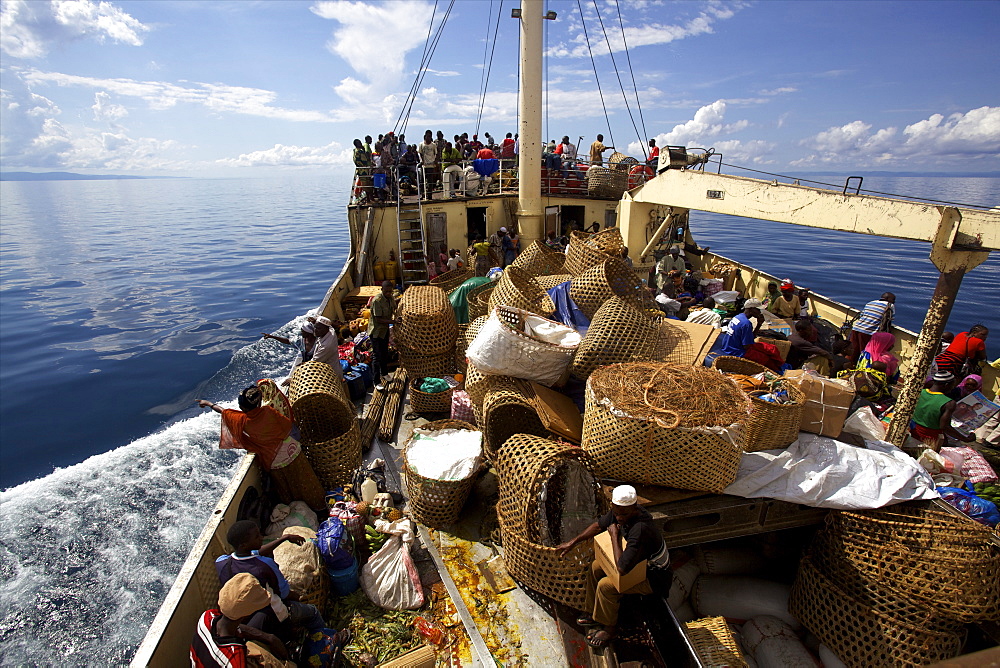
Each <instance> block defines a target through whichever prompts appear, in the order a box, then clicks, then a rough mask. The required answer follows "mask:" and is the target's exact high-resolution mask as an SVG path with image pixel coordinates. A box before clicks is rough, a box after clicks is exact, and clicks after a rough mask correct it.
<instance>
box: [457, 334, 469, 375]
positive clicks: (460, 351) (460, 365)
mask: <svg viewBox="0 0 1000 668" xmlns="http://www.w3.org/2000/svg"><path fill="white" fill-rule="evenodd" d="M467 331H469V324H468V323H463V324H461V325H459V326H458V338H457V339H455V368H456V369H457V370H458V372H459V373H465V367H466V361H465V349H466V348H467V347H468V346H469V344H468V342H467V341H466V338H465V333H466V332H467Z"/></svg>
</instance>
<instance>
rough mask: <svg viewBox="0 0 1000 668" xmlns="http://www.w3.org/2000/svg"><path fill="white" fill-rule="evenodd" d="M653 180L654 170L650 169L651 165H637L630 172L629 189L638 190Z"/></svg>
mask: <svg viewBox="0 0 1000 668" xmlns="http://www.w3.org/2000/svg"><path fill="white" fill-rule="evenodd" d="M651 178H653V170H652V169H650V168H649V165H636V166H634V167H633V168H632V169H630V170H629V172H628V189H629V190H632V188H638V187H639V186H641V185H642V184H643V183H645V182H646V181H648V180H650V179H651Z"/></svg>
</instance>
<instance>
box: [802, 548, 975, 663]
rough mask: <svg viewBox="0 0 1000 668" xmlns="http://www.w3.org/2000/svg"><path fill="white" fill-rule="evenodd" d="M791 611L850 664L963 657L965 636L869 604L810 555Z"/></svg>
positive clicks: (805, 562) (805, 560)
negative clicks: (921, 624)
mask: <svg viewBox="0 0 1000 668" xmlns="http://www.w3.org/2000/svg"><path fill="white" fill-rule="evenodd" d="M788 611H789V612H790V613H791V614H792V615H793V616H794V617H795V618H796V619H798V620H799V621H800V622H801V623H802V625H803V626H805V627H806V628H807V629H809V630H810V631H812V633H813V634H815V635H816V637H818V638H819V639H820V640H821V641H822V642H823V644H825V645H826V646H827V647H829V648H830V649H831V650H833V653H834V654H836V655H837V657H839V658H840V660H841V661H843V662H844V663H845V664H847V665H848V666H852V667H857V668H867V667H868V666H914V665H928V664H932V663H937V662H938V661H943V660H945V659H949V658H951V657H953V656H955V655H957V654H958V653H959V651H960V650H961V648H962V644H963V641H964V634H963V633H962V632H959V631H948V630H935V629H930V628H927V627H917V626H911V625H909V624H907V623H905V622H903V621H900V620H899V619H896V618H894V617H893V616H892V615H889V614H886V613H884V612H880V611H878V610H876V609H873V608H872V607H871V606H869V605H866V604H865V603H864V602H863V601H861V600H858V599H857V598H855V597H854V596H852V595H851V592H849V591H847V590H845V589H842V588H841V587H840V586H839V583H838V582H836V581H834V580H832V579H831V578H830V577H828V576H826V575H824V574H823V573H822V572H821V571H820V570H819V569H818V568H816V566H815V565H814V564H813V562H812V561H811V559H810V558H809V556H808V555H806V556H804V557H803V558H802V560H801V561H800V562H799V571H798V574H797V576H796V578H795V584H794V585H793V586H792V593H791V596H790V598H789V601H788Z"/></svg>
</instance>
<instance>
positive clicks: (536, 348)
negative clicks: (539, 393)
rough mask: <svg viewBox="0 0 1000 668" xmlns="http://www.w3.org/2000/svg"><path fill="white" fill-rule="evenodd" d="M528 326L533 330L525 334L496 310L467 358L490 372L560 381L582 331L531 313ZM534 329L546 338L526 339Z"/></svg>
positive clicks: (466, 352) (546, 382) (539, 379)
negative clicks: (506, 322) (511, 325)
mask: <svg viewBox="0 0 1000 668" xmlns="http://www.w3.org/2000/svg"><path fill="white" fill-rule="evenodd" d="M546 322H548V324H545V323H546ZM527 325H528V329H529V330H530V331H529V332H526V333H525V335H524V336H522V335H520V334H518V333H517V332H514V331H513V330H512V329H511V328H510V327H508V326H507V325H505V324H503V323H502V322H501V321H500V318H499V317H498V316H497V314H496V311H495V310H494V311H493V313H491V314H490V317H489V318H487V319H486V322H484V323H483V326H482V327H481V328H480V329H479V333H478V334H476V338H475V339H473V340H472V343H470V344H469V347H468V348H467V349H466V351H465V355H466V357H468V358H469V361H470V362H472V363H473V364H474V365H475V367H476V368H477V369H479V370H480V371H481V372H483V373H486V374H490V375H494V376H511V377H513V378H524V379H525V380H533V381H535V382H536V383H541V384H542V385H552V384H554V383H556V382H557V381H558V380H559V379H560V378H562V376H563V374H564V373H565V372H566V369H567V368H569V364H570V362H571V361H572V360H573V354H574V353H575V352H576V349H577V348H578V347H579V345H580V334H579V333H578V332H576V331H575V330H574V329H572V328H571V327H566V326H565V325H563V324H560V323H557V322H554V321H546V320H545V318H542V317H540V316H528V322H527ZM534 332H538V333H540V334H541V336H544V337H545V339H546V341H543V340H540V339H539V340H532V339H529V338H525V337H526V336H533V333H534ZM556 342H558V343H556Z"/></svg>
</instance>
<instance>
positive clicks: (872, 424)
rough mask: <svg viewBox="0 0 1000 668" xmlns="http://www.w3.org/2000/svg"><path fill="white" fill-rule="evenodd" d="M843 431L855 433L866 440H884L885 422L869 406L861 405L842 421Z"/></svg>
mask: <svg viewBox="0 0 1000 668" xmlns="http://www.w3.org/2000/svg"><path fill="white" fill-rule="evenodd" d="M844 431H846V432H847V433H848V434H857V435H858V436H860V437H861V438H863V439H865V440H866V441H884V440H885V423H884V422H882V421H881V420H879V419H878V418H877V417H876V416H875V413H874V412H873V411H872V409H871V407H870V406H862V407H861V408H859V409H858V410H856V411H854V412H853V413H851V415H850V417H848V418H847V421H846V422H844Z"/></svg>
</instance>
